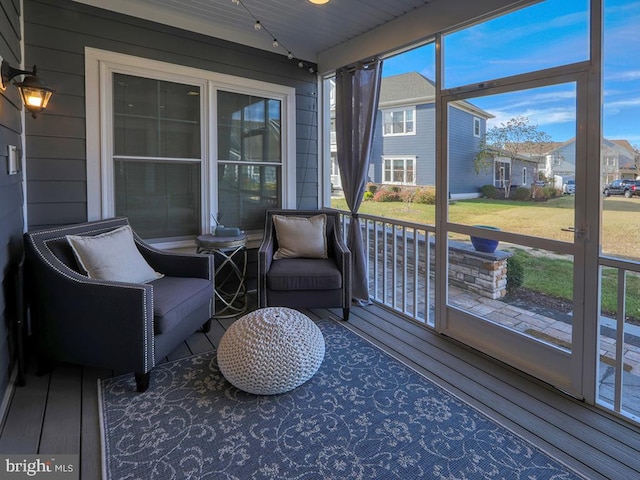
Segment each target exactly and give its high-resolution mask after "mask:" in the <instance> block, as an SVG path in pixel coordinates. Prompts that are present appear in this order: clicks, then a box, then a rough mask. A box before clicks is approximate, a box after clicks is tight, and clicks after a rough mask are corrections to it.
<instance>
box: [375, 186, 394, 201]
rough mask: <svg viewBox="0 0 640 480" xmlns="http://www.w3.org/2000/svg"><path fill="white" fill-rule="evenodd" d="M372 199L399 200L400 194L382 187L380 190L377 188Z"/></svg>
mask: <svg viewBox="0 0 640 480" xmlns="http://www.w3.org/2000/svg"><path fill="white" fill-rule="evenodd" d="M373 201H374V202H399V201H400V195H398V192H394V191H391V190H387V189H386V188H383V189H381V190H378V191H377V192H376V193H375V194H374V195H373Z"/></svg>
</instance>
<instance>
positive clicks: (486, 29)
mask: <svg viewBox="0 0 640 480" xmlns="http://www.w3.org/2000/svg"><path fill="white" fill-rule="evenodd" d="M588 4H589V2H588V0H575V1H571V2H567V1H566V0H546V1H545V2H539V3H536V4H535V5H532V6H529V7H526V8H523V9H521V10H517V11H515V12H512V13H510V14H507V15H503V16H501V17H498V18H495V19H493V20H490V21H488V22H482V23H478V24H476V25H473V26H471V27H469V28H465V29H463V30H459V31H457V32H454V33H451V34H449V35H446V36H445V37H444V51H445V52H446V54H445V58H444V60H445V88H451V87H456V86H460V85H467V84H471V83H476V82H482V81H486V80H490V79H494V78H501V77H506V76H510V75H516V74H520V73H527V72H530V71H535V70H542V69H544V68H550V67H557V66H560V65H565V64H569V63H574V62H579V61H585V60H588V59H589V22H588V20H589V16H588ZM636 8H637V7H636Z"/></svg>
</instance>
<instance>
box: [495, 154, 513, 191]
mask: <svg viewBox="0 0 640 480" xmlns="http://www.w3.org/2000/svg"><path fill="white" fill-rule="evenodd" d="M494 179H495V181H494V186H496V187H498V188H507V187H509V186H510V185H511V163H510V162H509V161H503V160H496V163H495V177H494Z"/></svg>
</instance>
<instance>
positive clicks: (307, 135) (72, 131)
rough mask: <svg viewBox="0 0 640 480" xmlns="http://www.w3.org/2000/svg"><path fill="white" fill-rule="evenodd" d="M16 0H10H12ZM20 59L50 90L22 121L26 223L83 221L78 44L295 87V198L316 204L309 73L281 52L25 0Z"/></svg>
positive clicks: (302, 204)
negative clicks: (41, 109)
mask: <svg viewBox="0 0 640 480" xmlns="http://www.w3.org/2000/svg"><path fill="white" fill-rule="evenodd" d="M16 1H17V0H16ZM24 8H25V39H26V45H25V58H26V61H27V64H29V65H32V64H37V65H38V68H39V70H40V72H41V73H42V75H43V76H44V77H45V78H46V79H47V82H48V83H49V84H50V85H51V86H52V87H53V88H55V89H56V91H57V93H56V95H55V96H54V97H53V99H52V100H51V103H50V106H49V108H48V109H47V111H46V112H45V113H44V114H43V115H42V116H41V117H39V118H38V119H37V120H31V119H29V120H28V121H27V127H26V134H27V137H26V143H27V145H26V146H27V181H28V192H29V193H28V200H27V203H28V212H29V228H30V229H34V228H39V227H45V226H50V225H59V224H66V223H77V222H82V221H85V220H86V218H87V213H86V202H87V194H86V188H87V183H86V143H85V99H84V48H85V46H89V47H94V48H99V49H103V50H109V51H113V52H118V53H126V54H129V55H135V56H139V57H144V58H149V59H153V60H160V61H164V62H169V63H174V64H178V65H186V66H189V67H195V68H199V69H203V70H209V71H214V72H219V73H225V74H229V75H235V76H239V77H245V78H250V79H255V80H262V81H266V82H271V83H276V84H281V85H287V86H291V87H295V89H296V103H297V119H296V120H297V157H296V171H297V180H298V182H297V183H298V184H297V191H298V199H297V204H298V207H299V208H316V207H317V206H318V159H317V115H316V112H317V108H318V105H317V95H316V90H317V88H316V87H317V85H316V76H315V75H312V74H310V73H309V72H308V71H307V70H306V69H300V68H298V67H297V65H296V63H295V62H292V61H290V60H288V59H287V58H286V57H285V56H283V55H277V54H274V53H271V52H266V51H262V50H257V49H253V48H249V47H245V46H241V45H237V44H234V43H230V42H226V41H223V40H218V39H214V38H210V37H206V36H203V35H199V34H195V33H191V32H187V31H184V30H179V29H175V28H172V27H168V26H164V25H159V24H155V23H153V22H148V21H145V20H141V19H137V18H133V17H128V16H125V15H120V14H116V13H112V12H108V11H105V10H101V9H97V8H94V7H90V6H87V5H82V4H78V3H75V2H72V1H71V0H25V2H24Z"/></svg>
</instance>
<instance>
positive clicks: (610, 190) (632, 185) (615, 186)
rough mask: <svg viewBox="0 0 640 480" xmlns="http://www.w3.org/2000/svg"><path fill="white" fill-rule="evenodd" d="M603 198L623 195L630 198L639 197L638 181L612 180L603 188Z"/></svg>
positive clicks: (639, 181)
mask: <svg viewBox="0 0 640 480" xmlns="http://www.w3.org/2000/svg"><path fill="white" fill-rule="evenodd" d="M602 193H604V196H605V197H608V196H609V195H624V196H625V197H626V198H631V197H633V196H634V195H640V180H614V181H613V182H611V183H610V184H609V185H607V186H606V187H604V191H603V192H602Z"/></svg>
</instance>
